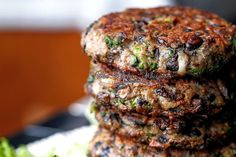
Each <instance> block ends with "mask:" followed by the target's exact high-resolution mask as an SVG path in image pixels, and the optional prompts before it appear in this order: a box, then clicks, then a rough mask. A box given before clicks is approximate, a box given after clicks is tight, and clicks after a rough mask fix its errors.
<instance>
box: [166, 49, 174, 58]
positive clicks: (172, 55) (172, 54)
mask: <svg viewBox="0 0 236 157" xmlns="http://www.w3.org/2000/svg"><path fill="white" fill-rule="evenodd" d="M174 55H175V52H174V51H173V50H170V51H169V55H168V59H171V58H172V57H174Z"/></svg>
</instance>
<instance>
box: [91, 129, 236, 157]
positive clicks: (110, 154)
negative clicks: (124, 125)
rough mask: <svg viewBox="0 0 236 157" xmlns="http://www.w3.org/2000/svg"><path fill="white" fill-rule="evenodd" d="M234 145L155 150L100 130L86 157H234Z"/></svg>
mask: <svg viewBox="0 0 236 157" xmlns="http://www.w3.org/2000/svg"><path fill="white" fill-rule="evenodd" d="M235 156H236V144H235V143H233V142H232V143H230V144H228V145H226V146H224V147H222V148H216V149H211V150H208V151H204V150H201V151H191V150H186V149H183V150H181V149H172V148H169V149H166V150H156V149H153V148H150V147H147V146H145V145H142V144H139V143H136V142H133V141H132V140H131V139H127V138H123V137H120V136H116V135H114V134H112V133H110V132H108V131H106V130H104V129H100V130H99V131H98V132H97V133H96V135H95V136H94V138H93V140H92V141H91V142H90V146H89V154H88V157H235Z"/></svg>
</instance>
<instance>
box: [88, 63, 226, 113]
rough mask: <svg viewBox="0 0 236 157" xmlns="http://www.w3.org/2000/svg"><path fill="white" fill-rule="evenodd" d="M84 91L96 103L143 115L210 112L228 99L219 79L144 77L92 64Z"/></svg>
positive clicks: (224, 87) (213, 111)
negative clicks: (155, 78) (156, 78)
mask: <svg viewBox="0 0 236 157" xmlns="http://www.w3.org/2000/svg"><path fill="white" fill-rule="evenodd" d="M87 92H88V93H89V94H91V95H92V96H93V97H95V98H96V101H97V102H98V103H99V104H100V105H110V106H112V107H113V108H116V109H119V110H121V111H128V112H136V113H140V114H143V115H152V116H155V115H165V116H175V117H176V116H184V115H187V114H201V115H207V116H208V115H213V114H215V113H217V112H219V111H220V110H221V109H222V107H223V106H225V105H226V104H227V101H230V97H229V95H230V91H228V90H227V87H226V86H225V83H224V81H223V80H220V79H218V80H209V79H208V80H207V79H193V78H191V79H190V78H181V79H180V78H179V79H160V80H147V79H144V78H142V77H138V76H136V75H132V74H126V73H122V72H117V71H114V70H109V69H107V68H105V67H102V65H100V64H96V65H94V64H93V65H92V68H91V72H90V76H89V78H88V83H87Z"/></svg>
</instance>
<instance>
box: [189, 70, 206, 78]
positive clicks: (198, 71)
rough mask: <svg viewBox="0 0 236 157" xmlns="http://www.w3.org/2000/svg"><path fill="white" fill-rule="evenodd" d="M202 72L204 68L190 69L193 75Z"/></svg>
mask: <svg viewBox="0 0 236 157" xmlns="http://www.w3.org/2000/svg"><path fill="white" fill-rule="evenodd" d="M204 72H205V68H195V69H191V70H190V73H191V74H192V75H194V76H199V75H201V74H202V73H204Z"/></svg>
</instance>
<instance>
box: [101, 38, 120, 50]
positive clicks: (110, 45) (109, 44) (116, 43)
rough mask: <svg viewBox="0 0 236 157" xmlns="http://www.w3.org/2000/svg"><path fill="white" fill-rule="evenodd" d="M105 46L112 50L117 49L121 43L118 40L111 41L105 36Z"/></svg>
mask: <svg viewBox="0 0 236 157" xmlns="http://www.w3.org/2000/svg"><path fill="white" fill-rule="evenodd" d="M104 41H105V43H106V45H107V47H108V48H110V49H112V48H117V47H119V46H120V45H121V43H122V42H121V41H120V40H118V39H113V38H111V37H110V36H105V39H104Z"/></svg>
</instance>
